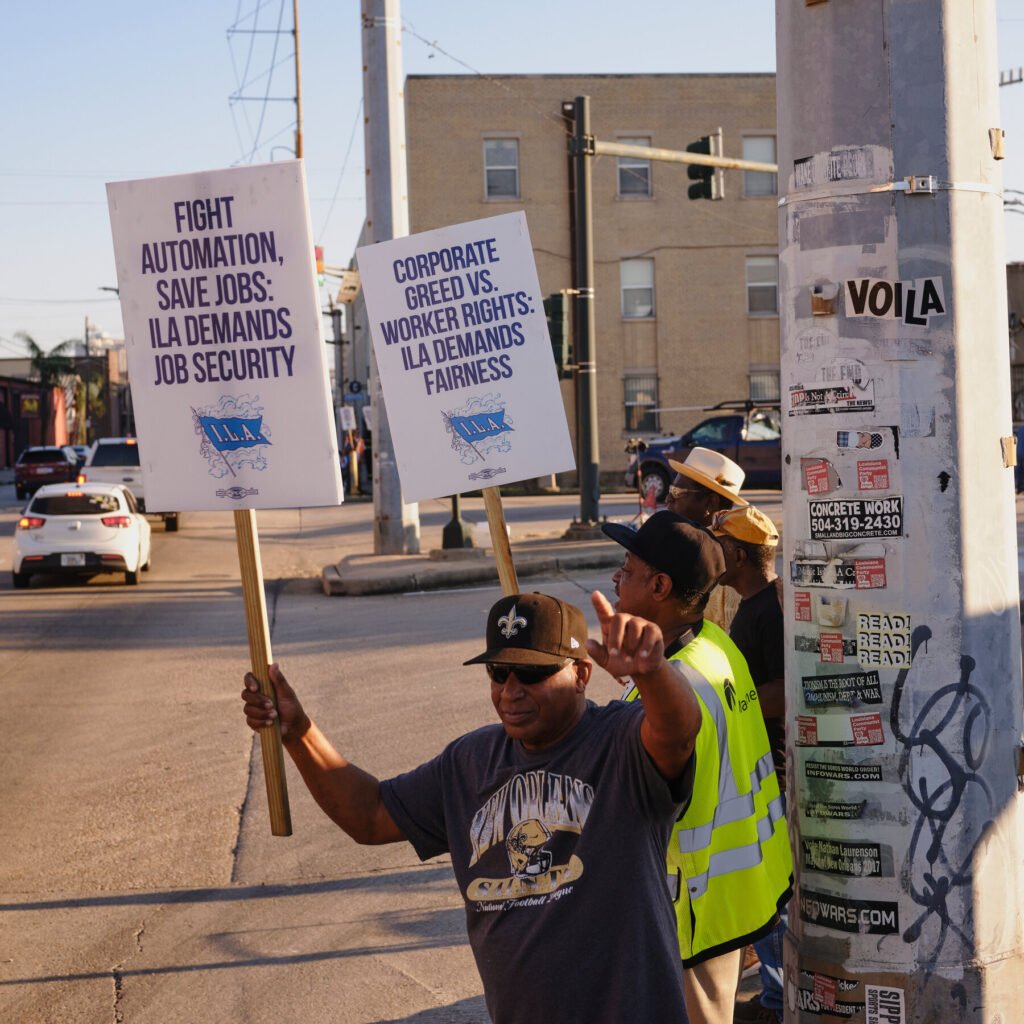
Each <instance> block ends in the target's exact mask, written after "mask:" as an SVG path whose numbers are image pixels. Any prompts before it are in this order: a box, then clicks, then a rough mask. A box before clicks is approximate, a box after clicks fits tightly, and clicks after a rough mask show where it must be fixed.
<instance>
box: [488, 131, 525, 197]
mask: <svg viewBox="0 0 1024 1024" xmlns="http://www.w3.org/2000/svg"><path fill="white" fill-rule="evenodd" d="M484 194H485V195H486V196H487V198H488V199H518V198H519V142H518V141H517V140H516V139H484Z"/></svg>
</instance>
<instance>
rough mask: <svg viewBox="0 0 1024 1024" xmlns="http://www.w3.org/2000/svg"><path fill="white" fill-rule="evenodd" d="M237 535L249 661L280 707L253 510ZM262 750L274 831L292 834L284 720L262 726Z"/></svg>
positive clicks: (240, 521) (238, 522)
mask: <svg viewBox="0 0 1024 1024" xmlns="http://www.w3.org/2000/svg"><path fill="white" fill-rule="evenodd" d="M235 537H236V539H237V541H238V564H239V568H240V569H241V572H242V594H243V596H244V597H245V624H246V626H247V627H248V631H249V662H250V664H251V665H252V674H253V675H254V676H255V677H256V679H257V680H258V681H259V684H260V693H262V694H263V695H264V696H265V697H269V698H270V699H271V700H272V701H274V704H275V706H276V704H277V698H276V695H275V694H274V687H273V685H272V684H271V682H270V663H271V662H272V661H273V655H272V654H271V651H270V626H269V624H268V621H267V599H266V594H265V592H264V590H263V566H262V564H261V563H260V538H259V533H258V532H257V529H256V513H255V511H253V509H236V510H235ZM259 736H260V750H261V752H262V754H263V776H264V778H265V779H266V783H267V804H268V805H269V807H270V831H271V834H272V835H275V836H290V835H291V834H292V817H291V811H290V810H289V807H288V784H287V782H286V781H285V775H284V747H283V746H282V745H281V720H280V719H279V718H275V719H274V724H273V726H271V727H269V728H266V729H261V730H260V733H259Z"/></svg>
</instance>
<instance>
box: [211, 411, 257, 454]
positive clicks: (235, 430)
mask: <svg viewBox="0 0 1024 1024" xmlns="http://www.w3.org/2000/svg"><path fill="white" fill-rule="evenodd" d="M199 422H200V423H201V424H202V426H203V433H204V434H206V436H207V437H208V438H209V439H210V443H211V444H212V445H213V447H214V448H216V449H217V451H219V452H233V451H237V450H238V449H239V448H252V447H253V445H257V444H270V442H269V441H268V440H267V439H266V438H265V437H264V436H263V433H262V428H263V417H262V416H257V417H255V418H253V419H242V418H241V417H240V416H229V417H226V418H224V419H216V418H215V417H213V416H200V417H199Z"/></svg>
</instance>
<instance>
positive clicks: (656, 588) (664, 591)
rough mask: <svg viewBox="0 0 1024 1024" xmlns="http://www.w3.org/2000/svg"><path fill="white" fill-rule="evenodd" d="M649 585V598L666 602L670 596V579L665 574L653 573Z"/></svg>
mask: <svg viewBox="0 0 1024 1024" xmlns="http://www.w3.org/2000/svg"><path fill="white" fill-rule="evenodd" d="M651 584H652V586H651V596H652V597H653V598H654V600H655V601H667V600H668V599H669V598H670V597H671V596H672V577H671V576H669V574H668V573H667V572H657V573H655V574H654V575H653V576H652V577H651Z"/></svg>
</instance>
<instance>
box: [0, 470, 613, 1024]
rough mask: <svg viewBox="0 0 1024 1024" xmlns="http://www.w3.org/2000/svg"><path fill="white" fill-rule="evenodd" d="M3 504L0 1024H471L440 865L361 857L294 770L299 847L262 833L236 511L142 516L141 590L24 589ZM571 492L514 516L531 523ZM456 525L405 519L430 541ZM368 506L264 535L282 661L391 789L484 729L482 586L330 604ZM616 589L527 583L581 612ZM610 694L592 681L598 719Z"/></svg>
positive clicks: (332, 731) (478, 1016) (275, 527)
mask: <svg viewBox="0 0 1024 1024" xmlns="http://www.w3.org/2000/svg"><path fill="white" fill-rule="evenodd" d="M7 490H13V488H6V489H3V488H0V613H2V621H3V633H2V637H0V668H2V671H0V699H2V702H3V709H4V714H3V721H4V722H5V725H6V729H5V738H4V742H3V744H0V771H2V773H3V778H4V780H5V787H4V788H5V793H4V800H3V802H2V804H0V835H2V836H3V857H2V862H0V893H2V895H0V1020H4V1021H8V1020H9V1021H12V1022H18V1024H23V1022H24V1024H42V1022H47V1024H48V1022H54V1024H108V1022H123V1024H141V1022H153V1024H173V1022H178V1021H181V1022H186V1021H187V1022H189V1024H197V1022H198V1024H202V1022H217V1024H222V1022H225V1021H244V1022H246V1024H257V1022H263V1021H266V1022H271V1021H273V1022H275V1024H278V1022H280V1021H282V1020H289V1021H291V1020H296V1021H304V1022H312V1024H315V1022H320V1021H324V1022H327V1021H330V1022H332V1024H335V1022H336V1024H356V1022H385V1021H409V1022H411V1021H415V1022H424V1024H426V1022H463V1021H467V1022H468V1021H480V1022H483V1021H486V1019H487V1018H486V1014H485V1013H484V1010H483V1006H482V1001H481V999H480V995H479V993H480V983H479V979H478V976H477V974H476V970H475V967H474V965H473V963H472V958H471V956H470V954H469V951H468V947H467V946H466V944H465V938H464V930H463V910H462V907H461V900H460V899H459V897H458V894H457V891H456V889H455V886H454V883H453V881H452V877H451V871H450V867H449V865H448V863H447V862H446V861H445V860H444V859H436V860H433V861H430V862H428V863H427V864H424V865H421V864H420V863H419V862H418V860H417V859H416V857H415V855H414V854H413V852H412V850H411V848H410V847H408V846H407V845H405V844H401V845H397V846H389V847H383V848H360V847H358V846H356V845H355V844H354V843H352V842H351V841H350V840H348V839H347V837H345V836H344V835H343V834H342V833H340V832H339V831H338V830H337V829H336V828H335V827H334V826H333V825H332V824H331V823H330V822H329V821H327V820H326V819H325V818H323V816H322V815H321V814H320V812H319V810H318V809H317V808H316V807H315V805H314V804H313V803H312V800H311V799H310V798H309V797H308V796H307V795H306V793H305V790H304V789H303V787H302V784H301V780H300V779H299V778H298V776H297V775H296V774H295V773H294V772H292V771H291V769H290V766H289V774H288V784H289V790H290V797H291V810H292V818H293V823H294V833H295V834H294V835H293V836H292V837H290V838H274V837H272V836H271V835H270V829H269V819H268V814H267V809H266V796H265V791H264V787H263V780H262V773H261V767H260V758H259V747H258V744H256V743H254V741H253V738H252V735H251V733H250V732H249V730H248V729H247V728H246V727H245V725H244V722H243V720H242V716H241V714H240V711H239V705H240V702H239V700H238V693H239V691H240V689H241V675H242V673H243V671H244V670H245V668H246V666H247V660H248V646H247V642H246V637H245V620H244V610H243V606H242V598H241V588H240V585H239V582H238V578H237V577H238V567H237V556H236V551H235V545H234V536H233V528H232V523H231V519H230V517H229V516H226V515H215V514H206V513H196V514H193V515H186V517H185V518H184V520H183V527H182V530H181V531H180V532H179V533H177V534H166V533H164V531H163V529H162V528H161V527H160V526H159V525H156V526H155V527H154V532H153V540H154V547H153V569H152V571H151V572H149V573H147V574H145V575H144V576H143V577H141V582H140V585H139V586H138V587H131V588H129V587H125V586H124V585H123V583H122V582H121V579H120V578H119V577H114V576H106V577H96V578H94V579H93V580H92V581H90V582H88V583H85V584H82V583H73V584H70V585H69V584H63V583H60V582H59V581H53V580H37V581H33V584H32V586H31V587H30V589H29V590H28V591H14V590H13V589H11V584H10V576H9V569H10V560H9V550H8V549H9V537H10V534H11V533H12V532H13V529H14V523H15V522H16V518H17V512H18V510H17V506H16V505H15V504H14V502H13V494H11V495H10V496H8V495H7V493H6V492H7ZM574 500H576V499H572V498H567V497H565V496H563V497H561V498H557V499H540V500H538V501H533V502H530V501H528V500H525V499H524V500H522V503H521V507H519V509H518V510H516V511H515V514H512V513H513V508H512V507H509V508H507V514H508V516H509V520H510V522H511V523H512V524H513V530H519V531H524V532H528V531H530V530H535V531H540V530H544V529H546V528H547V526H546V525H545V524H548V523H549V522H558V523H560V524H562V525H564V523H565V522H566V521H567V519H569V518H571V512H572V505H573V502H574ZM511 504H512V505H513V506H514V504H515V503H514V502H513V503H511ZM534 505H535V506H537V508H536V509H534V510H533V511H530V508H531V506H534ZM621 506H622V511H623V513H624V514H626V515H628V514H629V512H630V508H631V499H630V498H629V497H628V496H626V497H623V498H622V499H621ZM448 508H449V506H448V504H447V503H436V506H431V507H424V508H421V517H422V519H423V522H424V540H425V543H426V544H428V545H429V544H430V543H432V542H433V537H434V536H435V534H436V536H437V537H439V536H440V529H441V527H442V526H443V524H444V522H446V521H447V519H448ZM612 511H614V508H613V509H612ZM466 514H467V515H468V516H469V517H470V518H476V513H475V510H474V508H473V506H472V504H471V503H470V506H469V508H468V509H467V512H466ZM369 515H370V506H369V505H366V504H363V505H361V506H360V505H355V504H353V505H349V506H345V507H343V508H340V509H321V510H305V511H303V512H298V511H296V512H280V513H261V514H260V531H261V541H262V546H263V561H264V572H265V575H266V578H267V589H268V593H269V609H270V617H271V624H272V641H273V650H274V656H275V658H276V659H277V660H279V661H280V662H281V663H282V665H283V667H284V668H285V670H286V672H287V673H288V675H289V677H290V678H291V679H292V681H293V682H294V683H295V685H296V686H297V688H298V689H299V690H300V693H301V694H302V696H303V697H304V698H305V700H306V703H307V706H308V707H309V708H310V709H311V711H312V713H313V714H314V716H315V717H316V719H317V720H318V722H319V723H320V725H321V727H322V728H324V730H325V731H326V732H327V733H328V735H330V736H332V737H333V738H334V739H335V741H336V743H337V744H338V746H339V747H340V748H341V749H342V750H343V751H345V753H346V754H348V755H349V756H350V757H351V758H352V759H353V760H354V761H355V762H356V763H358V764H361V765H362V766H364V767H366V768H367V769H368V770H370V771H372V772H374V773H375V774H377V775H379V776H381V777H387V776H388V775H391V774H394V773H396V772H398V771H401V770H403V769H405V768H408V767H412V766H413V765H415V764H417V763H419V762H420V761H422V760H425V759H426V758H428V757H429V756H431V755H433V754H434V753H436V752H437V751H438V750H439V749H440V748H441V746H442V745H443V744H444V743H445V742H446V741H447V740H448V739H451V738H453V737H454V736H456V735H458V734H460V733H461V732H464V731H466V730H467V729H470V728H474V727H476V726H477V725H479V724H482V723H484V722H488V721H491V720H493V717H494V712H493V709H492V708H491V706H490V701H489V696H488V687H487V685H486V680H485V676H484V674H483V672H482V670H481V669H480V668H479V667H473V668H464V667H462V666H461V662H462V661H463V660H465V659H466V658H467V657H469V656H471V655H473V654H476V653H478V650H479V647H480V644H481V642H482V636H483V626H484V620H485V615H486V609H487V608H488V607H489V605H490V604H491V603H492V601H493V600H494V599H495V598H496V597H497V596H498V590H497V588H496V587H492V588H484V589H477V590H470V591H451V592H446V593H433V594H415V595H402V596H391V597H379V598H339V597H333V598H327V597H324V596H323V595H322V593H321V591H320V588H319V583H318V581H317V579H316V574H317V573H318V571H319V568H320V567H321V566H322V565H323V564H325V563H327V562H330V561H332V560H334V559H335V558H336V557H337V556H338V553H339V552H341V551H344V550H348V549H352V548H353V547H357V546H359V545H363V546H365V544H366V536H365V533H366V529H367V524H368V521H369ZM480 519H482V514H481V516H480ZM607 575H608V574H607V573H603V572H602V573H597V574H591V575H590V576H589V577H581V578H579V579H567V578H561V579H559V580H557V581H544V582H543V583H540V582H538V583H536V584H535V585H537V586H543V587H544V589H548V590H550V591H551V592H553V593H556V594H558V595H559V596H562V597H565V598H567V599H570V600H574V601H575V602H576V603H581V604H584V603H585V602H586V593H587V592H589V591H590V590H591V589H593V588H594V587H597V586H603V587H605V588H606V589H608V578H607ZM531 583H533V581H531ZM591 621H592V622H593V621H594V620H593V615H592V613H591ZM617 692H618V688H617V686H616V685H615V684H614V683H613V682H612V681H611V680H610V679H608V678H607V677H604V678H602V679H599V680H598V681H597V682H595V683H593V684H592V693H593V696H594V697H595V699H597V700H599V701H602V702H603V701H604V700H607V699H610V698H611V697H613V696H615V695H616V694H617Z"/></svg>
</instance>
